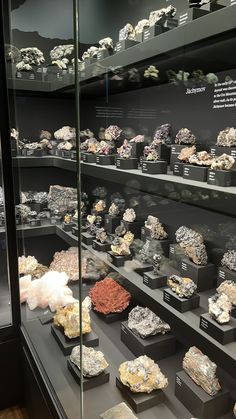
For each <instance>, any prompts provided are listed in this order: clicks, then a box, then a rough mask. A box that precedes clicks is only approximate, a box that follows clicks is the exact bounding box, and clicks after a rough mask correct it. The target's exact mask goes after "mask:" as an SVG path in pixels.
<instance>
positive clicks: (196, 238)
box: [175, 226, 208, 265]
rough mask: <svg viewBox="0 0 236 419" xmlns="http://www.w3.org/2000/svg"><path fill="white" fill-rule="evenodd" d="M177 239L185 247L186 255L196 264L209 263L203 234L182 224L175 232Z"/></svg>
mask: <svg viewBox="0 0 236 419" xmlns="http://www.w3.org/2000/svg"><path fill="white" fill-rule="evenodd" d="M175 237H176V241H177V243H179V244H180V246H181V247H182V248H183V249H184V251H185V253H186V255H187V256H188V257H189V258H190V259H191V260H192V261H193V262H194V263H195V264H196V265H206V264H207V260H208V258H207V252H206V247H205V244H204V239H203V236H202V235H201V234H200V233H197V232H196V231H194V230H192V229H191V228H188V227H186V226H181V227H179V228H178V230H177V231H176V233H175Z"/></svg>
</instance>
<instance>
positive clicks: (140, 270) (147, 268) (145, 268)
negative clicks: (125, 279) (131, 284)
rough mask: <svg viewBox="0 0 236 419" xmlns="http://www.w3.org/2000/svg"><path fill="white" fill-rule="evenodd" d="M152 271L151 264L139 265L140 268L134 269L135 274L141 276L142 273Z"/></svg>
mask: <svg viewBox="0 0 236 419" xmlns="http://www.w3.org/2000/svg"><path fill="white" fill-rule="evenodd" d="M152 269H153V266H152V264H150V263H141V265H140V266H138V267H137V268H135V272H137V274H139V275H141V276H143V274H144V272H149V271H151V270H152Z"/></svg>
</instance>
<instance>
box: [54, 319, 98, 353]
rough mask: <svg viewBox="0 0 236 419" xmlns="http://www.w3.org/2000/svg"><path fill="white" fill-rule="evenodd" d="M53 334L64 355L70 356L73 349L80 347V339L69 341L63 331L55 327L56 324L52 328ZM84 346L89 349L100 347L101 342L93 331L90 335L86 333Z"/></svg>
mask: <svg viewBox="0 0 236 419" xmlns="http://www.w3.org/2000/svg"><path fill="white" fill-rule="evenodd" d="M51 332H52V335H53V337H54V338H55V339H56V341H57V343H58V345H59V346H60V349H61V350H62V352H63V354H64V355H70V354H71V351H72V349H73V348H74V347H75V346H78V345H80V338H79V337H78V338H73V339H69V338H67V337H66V336H65V335H64V332H63V329H61V328H59V327H57V326H55V325H54V324H53V325H52V326H51ZM83 345H85V346H89V347H95V346H98V345H99V340H98V337H97V335H96V333H94V332H93V331H92V332H90V333H85V334H84V335H83Z"/></svg>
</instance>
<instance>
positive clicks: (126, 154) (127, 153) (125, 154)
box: [117, 140, 132, 159]
mask: <svg viewBox="0 0 236 419" xmlns="http://www.w3.org/2000/svg"><path fill="white" fill-rule="evenodd" d="M131 151H132V145H131V144H130V143H129V141H128V140H124V142H123V144H122V146H120V147H119V148H117V154H118V156H119V157H121V158H122V159H129V158H130V157H131Z"/></svg>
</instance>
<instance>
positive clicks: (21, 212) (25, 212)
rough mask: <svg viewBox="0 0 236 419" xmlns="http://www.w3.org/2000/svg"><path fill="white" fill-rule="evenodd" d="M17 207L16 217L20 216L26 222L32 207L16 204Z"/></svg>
mask: <svg viewBox="0 0 236 419" xmlns="http://www.w3.org/2000/svg"><path fill="white" fill-rule="evenodd" d="M15 208H16V217H17V218H20V219H21V220H22V221H23V222H25V221H26V220H27V218H28V216H29V213H30V211H31V210H30V208H29V207H28V206H27V205H24V204H19V205H16V207H15Z"/></svg>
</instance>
